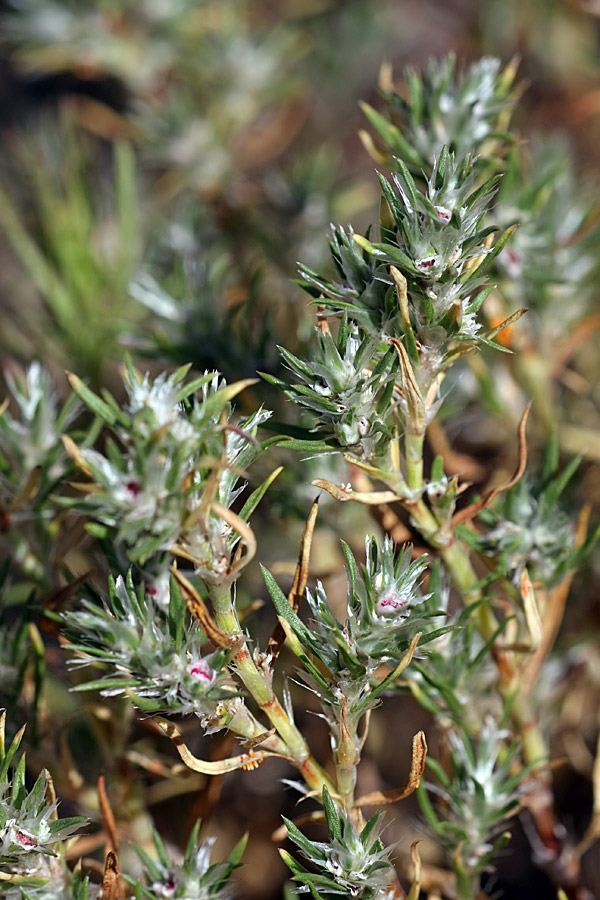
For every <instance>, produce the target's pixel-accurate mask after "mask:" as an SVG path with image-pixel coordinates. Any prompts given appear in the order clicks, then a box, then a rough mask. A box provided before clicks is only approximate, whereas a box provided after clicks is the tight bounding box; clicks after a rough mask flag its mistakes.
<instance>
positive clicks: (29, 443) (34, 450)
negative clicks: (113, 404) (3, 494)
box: [0, 362, 77, 502]
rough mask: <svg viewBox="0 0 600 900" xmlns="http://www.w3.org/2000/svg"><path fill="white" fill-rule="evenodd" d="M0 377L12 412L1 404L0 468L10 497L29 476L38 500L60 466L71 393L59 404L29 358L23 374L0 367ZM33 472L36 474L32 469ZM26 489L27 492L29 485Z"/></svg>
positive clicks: (46, 379)
mask: <svg viewBox="0 0 600 900" xmlns="http://www.w3.org/2000/svg"><path fill="white" fill-rule="evenodd" d="M4 378H5V380H6V384H7V386H8V389H9V391H10V395H11V398H12V401H13V403H14V406H15V407H16V412H17V415H16V416H13V415H12V413H11V411H10V406H9V404H8V402H7V403H5V404H3V405H2V406H1V407H0V472H1V473H2V476H3V477H2V482H3V486H6V487H7V489H8V491H9V496H10V498H11V499H12V498H13V496H14V494H17V492H18V490H19V488H20V487H22V486H23V485H24V483H25V482H26V479H27V478H33V477H35V483H36V485H37V487H38V491H37V493H38V502H41V500H40V497H41V498H43V496H44V495H45V493H46V487H47V486H49V485H51V484H52V483H55V482H56V480H57V479H58V478H59V477H60V476H61V475H62V474H63V473H64V471H65V469H66V457H65V454H64V450H63V447H62V444H61V435H62V434H63V433H64V431H65V429H66V428H67V427H68V426H69V424H70V423H71V422H72V420H73V418H74V415H75V413H76V407H77V398H76V397H72V398H71V399H70V400H69V401H68V402H67V403H66V404H65V405H64V406H63V407H62V409H59V403H58V397H57V396H56V393H55V390H54V387H53V384H52V380H51V378H50V374H49V373H48V372H47V371H46V370H45V369H44V368H42V366H41V365H40V364H39V363H38V362H33V363H31V365H30V366H29V367H28V369H27V371H26V372H25V375H24V377H20V376H19V375H17V374H15V373H13V372H10V371H8V370H7V371H5V373H4ZM36 470H37V472H38V474H37V475H36V476H34V473H35V472H36ZM29 493H30V494H31V493H33V491H32V490H30V491H29Z"/></svg>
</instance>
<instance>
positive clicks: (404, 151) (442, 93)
mask: <svg viewBox="0 0 600 900" xmlns="http://www.w3.org/2000/svg"><path fill="white" fill-rule="evenodd" d="M514 74H515V73H514V68H513V67H511V66H509V67H507V69H505V70H504V71H501V63H500V60H498V59H494V58H492V57H483V58H482V59H479V60H477V61H476V62H474V63H472V64H471V65H470V66H468V67H467V68H466V69H465V70H464V71H463V72H460V71H458V72H457V66H456V57H455V56H454V54H448V56H446V57H444V58H443V59H441V60H436V59H430V60H429V61H428V62H427V64H426V66H425V69H424V72H423V74H422V75H420V74H419V73H417V72H415V71H414V70H413V69H406V70H405V72H404V77H405V80H406V83H407V96H406V97H405V96H402V95H401V94H399V93H398V92H397V91H396V90H394V89H393V88H391V86H389V85H386V86H385V87H383V89H382V90H381V94H382V97H383V100H384V101H385V103H386V107H387V108H386V114H385V115H381V114H380V113H377V112H376V111H375V110H374V109H372V108H371V107H369V106H367V105H366V104H363V109H364V112H365V115H366V116H367V118H368V120H369V122H370V124H371V126H372V127H373V128H374V129H375V130H376V132H377V134H378V136H379V137H380V138H381V139H382V140H383V141H384V143H385V145H386V147H388V148H389V149H390V150H391V152H392V153H393V154H394V155H396V156H401V157H402V158H403V159H404V160H405V161H406V162H407V164H408V165H410V166H411V168H412V169H413V170H414V171H415V172H416V173H417V174H420V173H421V171H422V170H423V169H425V170H427V168H428V167H429V166H431V165H432V164H433V162H434V160H435V159H437V158H438V157H439V155H440V153H441V152H442V148H443V147H448V148H449V149H450V151H451V152H453V153H456V154H457V155H458V156H464V155H465V154H467V153H471V152H476V151H477V150H478V149H479V148H481V146H482V145H483V143H484V142H485V141H487V140H489V139H490V138H492V137H495V136H497V132H498V128H499V125H500V122H501V119H502V117H503V115H504V116H505V118H508V114H509V112H510V109H511V108H512V106H513V105H514V103H515V99H516V96H515V94H514V93H512V94H511V88H512V83H513V79H514ZM500 137H504V138H506V135H500Z"/></svg>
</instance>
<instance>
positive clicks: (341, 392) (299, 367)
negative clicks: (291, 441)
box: [264, 320, 397, 459]
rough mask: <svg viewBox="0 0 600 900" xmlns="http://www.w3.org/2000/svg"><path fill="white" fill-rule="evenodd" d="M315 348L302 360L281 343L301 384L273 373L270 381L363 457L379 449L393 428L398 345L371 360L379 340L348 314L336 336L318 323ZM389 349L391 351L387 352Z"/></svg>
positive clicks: (324, 432)
mask: <svg viewBox="0 0 600 900" xmlns="http://www.w3.org/2000/svg"><path fill="white" fill-rule="evenodd" d="M316 336H317V350H316V353H315V356H314V357H313V359H312V360H310V362H303V361H302V360H300V359H298V357H296V356H294V355H293V354H292V353H290V352H289V351H287V350H285V349H283V348H281V354H282V356H283V358H284V360H285V362H286V363H287V365H288V367H289V369H290V370H291V371H292V373H293V374H294V376H296V377H297V378H299V379H300V382H299V383H298V384H292V385H290V386H288V385H286V384H285V383H284V382H282V381H280V380H279V379H277V378H274V377H273V376H271V375H265V376H264V377H265V378H266V380H267V381H269V382H271V383H272V384H275V385H277V386H278V387H280V388H281V389H282V390H283V391H284V393H285V394H286V395H287V396H288V397H290V399H292V400H293V401H294V402H295V403H297V404H298V405H299V406H302V407H305V408H306V409H309V410H311V411H312V412H313V413H316V414H317V416H318V419H317V422H316V426H315V428H314V429H313V431H314V432H317V433H318V436H319V437H321V438H323V439H324V440H331V439H333V441H334V442H335V444H336V445H337V446H338V447H339V448H343V449H348V450H351V451H352V453H353V454H354V455H356V456H357V457H360V458H364V459H369V458H370V457H372V456H374V455H381V454H382V453H383V452H384V451H385V449H386V448H387V446H388V444H389V442H390V439H391V436H392V433H393V408H392V407H391V404H390V402H391V399H392V391H393V387H394V384H393V376H394V371H395V369H396V368H397V365H396V360H395V351H391V350H390V349H389V348H385V349H384V352H383V353H382V354H381V355H380V357H379V359H378V362H377V364H376V365H375V366H374V367H373V368H367V367H368V366H370V365H371V363H372V360H373V358H374V357H375V355H376V354H377V351H378V341H377V340H376V339H374V338H372V337H370V336H369V334H368V333H367V332H366V331H365V330H364V329H361V328H357V327H356V326H350V327H348V322H347V320H344V322H343V324H342V326H341V327H340V329H339V332H338V336H337V340H336V339H334V338H333V336H332V335H331V334H330V333H329V331H327V332H326V333H322V332H321V331H320V330H319V329H316ZM385 350H387V352H385Z"/></svg>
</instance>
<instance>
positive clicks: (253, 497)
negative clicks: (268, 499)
mask: <svg viewBox="0 0 600 900" xmlns="http://www.w3.org/2000/svg"><path fill="white" fill-rule="evenodd" d="M282 472H283V466H279V468H277V469H275V470H274V471H273V472H271V474H270V475H269V476H268V477H267V478H265V480H264V481H263V482H262V484H260V485H259V486H258V487H257V488H256V490H254V491H252V493H251V494H250V496H249V497H248V499H247V500H246V502H245V503H244V505H243V506H242V508H241V510H240V512H239V517H240V519H243V520H244V522H247V521H248V519H249V518H250V516H251V515H252V513H253V512H254V510H255V509H256V507H257V506H258V504H259V503H260V501H261V500H262V498H263V497H264V495H265V494H266V493H267V491H268V490H269V488H270V487H271V485H272V484H273V482H274V481H275V479H276V478H278V477H279V475H281V473H282Z"/></svg>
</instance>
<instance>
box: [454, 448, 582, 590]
mask: <svg viewBox="0 0 600 900" xmlns="http://www.w3.org/2000/svg"><path fill="white" fill-rule="evenodd" d="M558 463H559V459H558V447H557V444H556V438H555V437H554V438H553V439H552V441H551V443H550V446H549V448H548V452H547V455H546V462H545V465H544V468H543V470H542V472H541V474H540V476H539V478H538V479H536V480H535V481H532V480H530V479H529V478H527V477H524V478H522V479H521V480H520V481H519V482H518V484H516V485H515V486H514V487H512V488H511V489H510V490H508V491H506V492H505V493H504V494H501V495H500V496H499V497H497V498H496V501H495V502H494V504H493V506H492V507H490V508H488V509H486V510H484V511H483V512H482V513H480V515H479V518H480V519H481V520H482V522H483V523H484V524H485V525H486V526H487V530H486V531H485V532H483V534H481V535H478V536H473V539H471V537H469V538H468V540H469V543H471V544H472V545H473V546H474V547H475V549H476V550H477V551H478V552H480V553H483V554H485V555H487V556H491V557H492V558H494V559H495V560H496V561H497V564H498V567H499V570H500V571H501V572H504V573H506V574H508V575H509V576H510V577H511V578H512V579H513V580H514V581H515V582H516V583H518V582H519V579H520V577H521V572H522V571H523V568H524V567H527V570H528V572H529V575H530V577H531V579H532V580H533V581H534V582H541V583H542V584H543V585H544V586H545V587H547V588H551V587H554V586H555V585H556V584H557V583H558V582H559V581H560V580H561V579H562V578H564V576H565V575H566V573H567V572H568V571H569V570H570V569H574V568H576V567H577V566H578V565H580V563H581V562H582V561H583V560H584V559H585V557H586V556H587V555H588V553H589V552H590V550H591V549H592V547H593V546H594V545H595V543H596V541H597V539H598V529H596V531H595V532H593V533H592V534H591V535H590V537H589V538H588V539H587V540H586V541H585V542H584V544H583V545H582V546H580V547H578V548H577V549H576V548H575V524H574V522H573V521H572V520H571V518H570V517H569V515H568V514H567V512H566V511H565V510H564V509H562V508H561V506H560V504H559V500H560V498H561V495H562V493H563V491H564V490H565V488H566V486H567V484H568V482H569V480H570V479H571V478H572V476H573V475H574V473H575V471H576V469H577V467H578V465H579V460H578V459H573V460H572V461H571V462H570V463H569V465H567V466H566V467H565V469H564V470H563V471H562V472H559V468H558Z"/></svg>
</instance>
